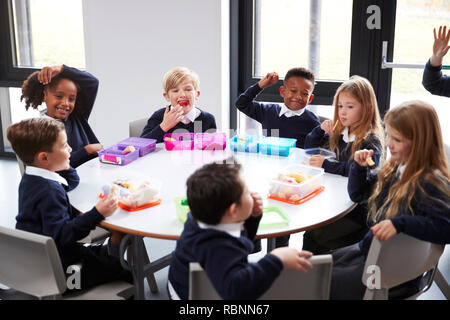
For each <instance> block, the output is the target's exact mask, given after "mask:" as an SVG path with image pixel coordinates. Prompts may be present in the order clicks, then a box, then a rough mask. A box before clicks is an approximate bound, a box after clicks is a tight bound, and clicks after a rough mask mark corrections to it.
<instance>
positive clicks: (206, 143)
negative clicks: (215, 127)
mask: <svg viewBox="0 0 450 320" xmlns="http://www.w3.org/2000/svg"><path fill="white" fill-rule="evenodd" d="M226 146H227V136H226V135H225V133H223V132H212V133H208V132H204V133H195V134H194V149H196V150H225V148H226Z"/></svg>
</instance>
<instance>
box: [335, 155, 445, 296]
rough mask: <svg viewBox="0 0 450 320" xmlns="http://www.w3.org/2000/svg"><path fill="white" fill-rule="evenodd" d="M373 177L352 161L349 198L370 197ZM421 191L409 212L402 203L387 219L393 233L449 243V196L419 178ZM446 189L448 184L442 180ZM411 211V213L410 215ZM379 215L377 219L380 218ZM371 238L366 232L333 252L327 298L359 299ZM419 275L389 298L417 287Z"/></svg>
mask: <svg viewBox="0 0 450 320" xmlns="http://www.w3.org/2000/svg"><path fill="white" fill-rule="evenodd" d="M397 179H398V178H397V176H395V177H392V178H391V179H390V180H389V181H388V182H387V183H386V184H385V185H384V187H383V189H382V190H381V192H380V195H379V199H378V203H377V209H379V208H380V207H381V206H382V205H383V204H384V202H385V201H386V198H387V196H388V193H389V189H390V187H391V186H392V185H393V184H394V183H395V182H396V181H397ZM376 181H377V176H376V175H374V174H371V173H369V172H368V169H367V168H366V167H361V166H359V165H358V164H357V163H352V165H351V168H350V174H349V183H348V191H349V195H350V198H351V199H352V201H355V202H359V201H362V200H363V199H367V197H368V196H370V194H371V192H372V190H373V188H374V185H375V183H376ZM420 184H421V186H422V188H423V190H424V192H425V193H424V192H422V191H420V190H416V193H415V195H414V198H413V200H412V203H411V206H412V211H410V210H409V208H408V207H407V206H406V205H404V206H401V207H400V211H399V213H398V215H397V216H396V217H394V218H392V219H391V221H392V223H393V225H394V227H395V229H396V230H397V233H400V232H403V233H405V234H407V235H409V236H412V237H415V238H417V239H420V240H424V241H429V242H432V243H436V244H448V243H450V199H449V198H448V196H447V195H445V194H444V193H443V192H442V191H440V190H439V189H438V188H437V187H436V186H434V185H432V184H431V183H429V182H426V181H423V180H421V181H420ZM446 184H447V189H448V188H449V187H450V184H449V183H448V181H447V182H446ZM413 213H414V216H413V215H412V214H413ZM382 220H383V218H381V219H380V220H379V221H377V222H380V221H382ZM372 239H373V233H372V231H369V232H368V233H367V234H366V235H365V237H364V238H363V240H361V241H360V242H359V243H357V244H354V245H352V246H348V247H345V248H341V249H338V250H336V251H334V252H333V253H332V254H333V272H332V281H331V292H330V298H331V299H362V297H363V295H364V292H365V286H364V285H363V284H362V281H361V277H362V272H363V268H364V263H365V260H366V257H367V254H368V252H369V248H370V244H371V242H372ZM418 280H420V277H419V278H418V279H414V280H413V281H409V282H407V283H404V284H402V285H400V286H398V287H396V288H395V289H392V290H390V291H392V292H390V298H400V297H398V296H397V297H395V296H393V295H402V291H403V293H404V292H408V291H409V293H408V294H411V292H414V291H416V292H417V289H418V284H419V281H418Z"/></svg>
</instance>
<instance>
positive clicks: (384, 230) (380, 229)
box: [370, 219, 397, 241]
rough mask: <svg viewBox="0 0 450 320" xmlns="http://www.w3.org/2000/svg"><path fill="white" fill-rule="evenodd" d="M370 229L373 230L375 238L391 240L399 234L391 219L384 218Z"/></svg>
mask: <svg viewBox="0 0 450 320" xmlns="http://www.w3.org/2000/svg"><path fill="white" fill-rule="evenodd" d="M370 229H371V230H372V232H373V235H374V236H375V238H377V239H378V240H380V241H386V240H389V239H390V238H392V237H393V236H395V235H396V234H397V229H395V227H394V224H393V223H392V221H391V220H390V219H388V220H383V221H381V222H379V223H377V224H376V225H374V226H373V227H372V228H370Z"/></svg>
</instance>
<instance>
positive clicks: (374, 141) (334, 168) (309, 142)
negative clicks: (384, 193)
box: [305, 125, 382, 177]
mask: <svg viewBox="0 0 450 320" xmlns="http://www.w3.org/2000/svg"><path fill="white" fill-rule="evenodd" d="M329 139H330V135H329V134H328V133H326V132H325V131H324V130H322V128H321V127H320V125H318V126H317V127H315V128H314V129H313V130H312V131H311V132H310V133H309V134H308V135H307V136H306V141H305V149H307V148H318V147H322V148H329ZM354 141H355V135H354V134H349V132H348V127H345V128H344V130H343V131H342V133H341V134H340V137H339V142H338V150H339V152H338V153H337V155H336V156H337V159H336V160H333V159H325V160H324V162H323V164H322V168H323V169H324V170H325V172H328V173H334V174H339V175H341V176H344V177H348V171H349V169H350V164H351V161H349V160H350V158H351V156H352V145H353V142H354ZM360 149H361V150H362V149H368V150H373V156H372V160H373V162H375V166H374V167H375V168H376V167H377V166H378V164H379V162H380V158H381V154H382V146H381V142H380V140H379V139H378V138H377V136H376V135H374V134H373V133H371V134H368V135H367V137H366V138H365V139H364V140H363V142H362V144H361V147H360Z"/></svg>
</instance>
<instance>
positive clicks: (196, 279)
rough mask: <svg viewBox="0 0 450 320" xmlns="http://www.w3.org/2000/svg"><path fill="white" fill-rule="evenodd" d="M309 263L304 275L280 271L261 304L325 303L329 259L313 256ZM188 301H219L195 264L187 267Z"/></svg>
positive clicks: (328, 282) (328, 290) (327, 289)
mask: <svg viewBox="0 0 450 320" xmlns="http://www.w3.org/2000/svg"><path fill="white" fill-rule="evenodd" d="M309 261H310V262H311V263H312V264H313V268H312V269H311V270H308V272H307V273H302V272H300V271H298V270H291V269H287V270H283V271H282V272H281V274H280V276H279V277H278V278H277V279H276V280H275V281H274V283H273V284H272V286H271V287H270V288H269V290H268V291H267V292H266V293H264V294H263V295H262V296H261V297H260V300H328V299H329V296H330V283H331V270H332V264H333V259H332V256H331V255H329V254H328V255H318V256H313V257H311V258H310V259H309ZM243 285H245V284H243ZM189 299H190V300H219V299H221V298H220V296H219V294H218V293H217V291H216V290H215V289H214V287H213V285H212V284H211V282H210V280H209V278H208V276H207V275H206V273H205V272H204V270H203V269H202V267H201V266H200V264H198V263H191V264H190V265H189Z"/></svg>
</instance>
